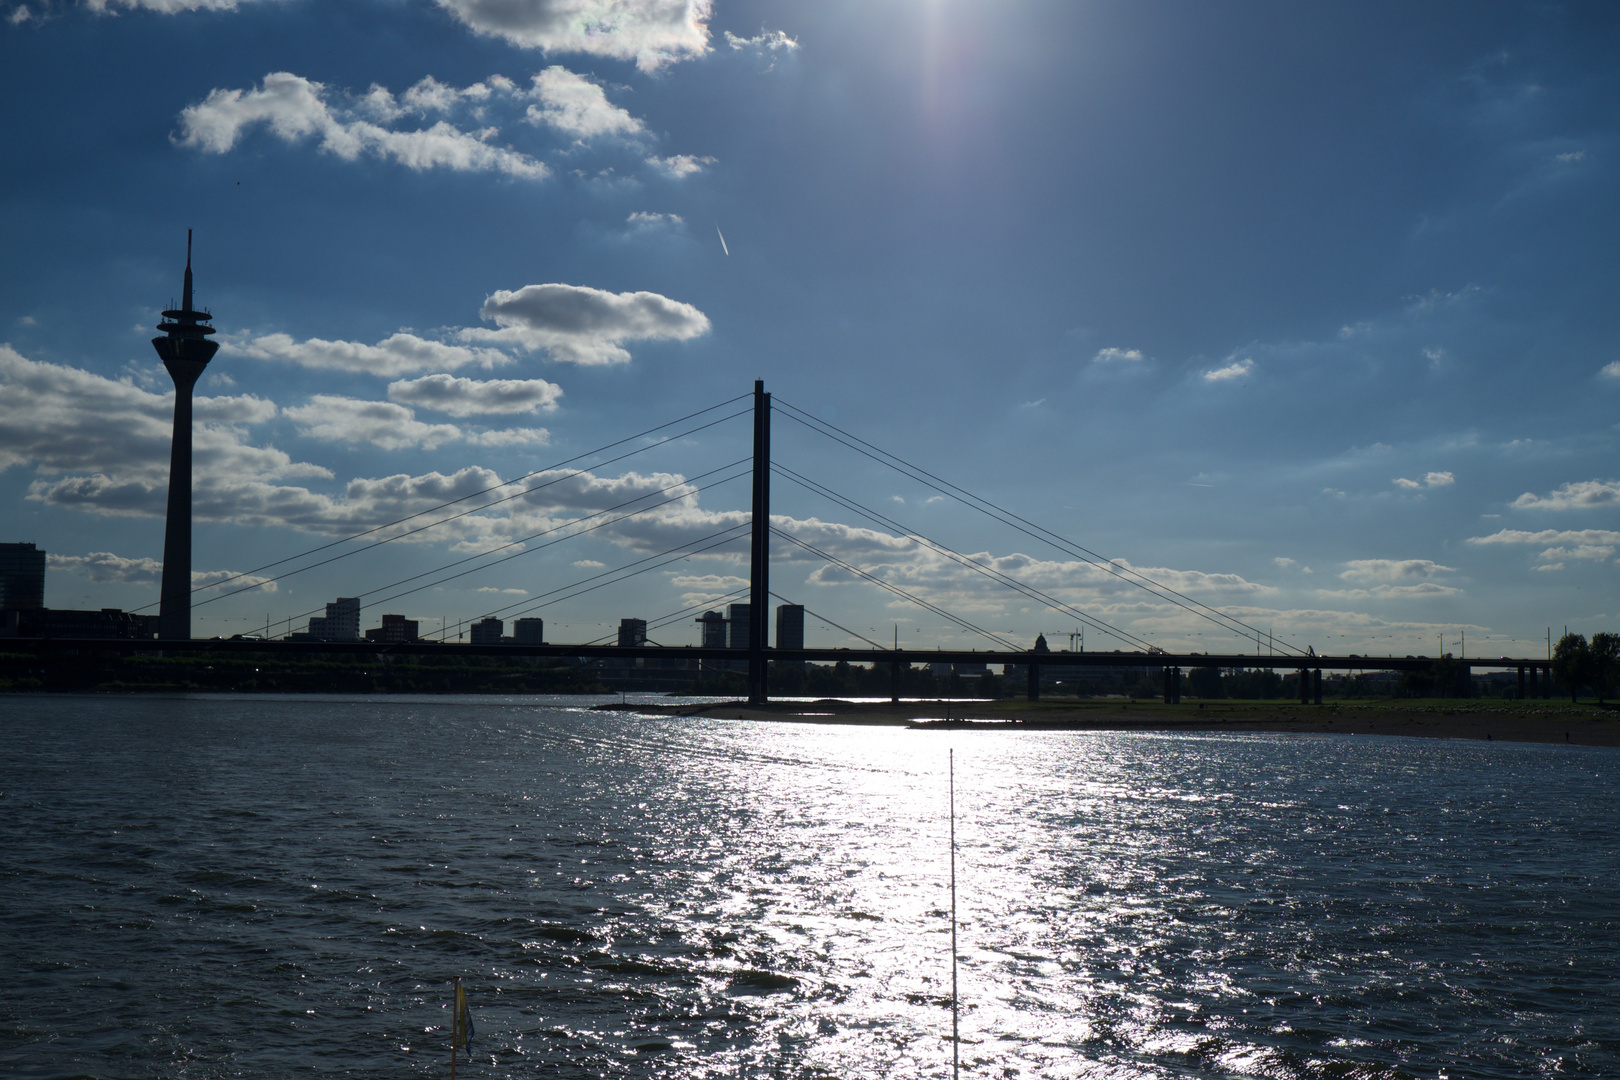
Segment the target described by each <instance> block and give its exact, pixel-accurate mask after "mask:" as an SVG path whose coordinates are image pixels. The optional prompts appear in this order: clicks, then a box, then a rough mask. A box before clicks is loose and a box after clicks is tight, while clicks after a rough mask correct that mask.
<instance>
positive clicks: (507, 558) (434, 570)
mask: <svg viewBox="0 0 1620 1080" xmlns="http://www.w3.org/2000/svg"><path fill="white" fill-rule="evenodd" d="M748 462H749V459H748V458H739V459H738V460H737V461H733V462H731V463H730V464H729V465H722V466H720V467H719V468H717V469H710V470H709V471H708V472H706V473H699V474H698V475H697V476H695V477H692V478H690V479H685V480H681V481H679V482H678V483H674V484H668V485H665V486H664V487H662V488H659V489H658V490H656V491H649V492H645V493H643V494H641V495H637V496H636V497H635V498H633V499H626V500H625V501H623V502H621V503H617V504H615V505H613V506H610V507H608V508H606V509H605V510H598V511H597V512H596V513H594V514H588V515H586V516H585V517H582V518H575V519H574V520H572V521H565V522H563V523H562V524H561V525H554V526H552V527H551V528H549V529H542V530H540V531H539V532H536V533H530V534H529V535H527V536H520V537H518V538H517V539H515V540H509V541H507V542H506V543H504V544H501V545H499V546H497V547H493V548H490V549H489V550H488V551H480V552H477V553H476V554H473V555H468V556H467V557H466V558H462V559H457V560H455V561H453V562H449V563H443V564H440V565H439V566H435V567H433V568H431V569H428V570H424V571H422V572H421V573H419V574H412V575H410V576H409V577H403V578H399V579H398V580H396V581H392V582H389V583H388V584H387V585H379V586H378V587H377V588H375V589H368V590H367V591H365V592H363V593H360V594H359V597H358V598H360V599H363V598H365V597H368V596H372V595H374V594H376V593H380V592H384V591H386V590H388V589H392V588H394V587H396V586H399V585H404V584H407V583H409V582H412V581H417V580H419V579H421V578H424V577H429V576H431V575H434V574H438V573H442V572H443V571H445V570H451V569H454V568H455V567H457V566H463V565H465V564H467V563H470V562H475V561H477V560H479V559H483V558H486V557H488V556H490V555H493V554H494V553H495V552H498V551H505V550H507V549H508V548H513V547H516V546H518V545H519V544H526V543H528V542H529V541H531V540H537V539H539V538H540V537H542V536H549V535H550V534H552V533H555V532H560V531H562V530H563V529H567V528H571V527H573V526H576V525H581V524H583V523H585V522H587V521H591V520H592V519H594V518H599V517H603V516H604V515H607V514H611V513H613V512H614V511H616V510H620V509H623V508H624V507H626V506H630V505H632V504H634V503H638V502H641V501H642V500H643V499H650V498H652V497H653V496H655V495H661V494H663V493H664V492H666V491H672V490H674V489H675V488H678V487H684V486H686V485H687V484H690V483H691V481H692V480H696V479H702V478H703V477H705V476H710V475H713V474H714V473H717V472H724V471H725V470H727V469H731V468H735V467H736V466H738V465H745V464H747V463H748ZM747 475H748V470H746V469H745V470H743V471H742V472H739V473H737V474H736V475H735V476H728V477H726V478H725V479H723V480H717V481H715V482H714V483H713V484H710V485H708V486H709V487H716V486H718V485H720V484H727V483H730V482H731V481H733V480H736V479H738V478H740V477H743V476H747ZM702 490H703V488H700V487H699V488H693V489H692V490H691V491H688V492H684V493H683V494H680V495H677V496H675V497H674V498H670V499H665V500H664V501H663V502H660V503H654V504H653V505H652V506H644V507H642V508H641V509H640V510H634V511H631V512H630V513H628V514H623V515H620V516H619V517H616V518H611V519H609V520H606V521H600V522H597V523H596V524H594V525H591V526H590V527H589V528H585V529H580V530H579V531H578V532H573V533H569V534H568V535H567V536H561V537H558V538H557V539H555V540H551V541H548V542H547V543H544V544H541V545H539V546H538V547H533V548H526V549H524V550H523V551H519V552H515V553H514V554H511V555H507V556H505V557H504V558H500V559H496V560H495V561H494V562H490V563H485V564H484V565H482V566H474V567H471V568H469V569H467V570H463V571H461V572H460V573H457V574H451V575H450V576H448V577H443V578H439V579H438V580H436V581H430V582H428V583H427V584H425V585H419V586H417V587H416V588H413V589H407V590H405V591H404V592H399V593H394V594H393V595H391V596H386V597H384V598H383V599H381V600H378V601H376V603H378V604H386V603H390V602H392V601H394V600H397V599H399V598H400V597H402V596H409V595H411V594H412V593H417V592H421V591H422V590H423V589H428V588H432V587H433V586H435V585H442V584H443V583H444V582H446V581H454V580H455V579H457V578H460V577H465V576H466V575H468V574H471V573H476V572H477V571H480V570H487V569H489V568H490V567H493V566H499V565H500V564H502V563H504V562H509V561H511V560H512V559H515V558H518V557H519V556H522V555H528V554H532V553H534V552H536V551H544V550H545V549H546V548H548V547H551V546H553V545H555V544H560V543H562V542H563V541H565V540H572V539H573V538H574V537H576V536H583V535H585V534H586V533H589V532H595V531H596V530H597V529H601V528H604V527H606V526H608V525H613V524H616V523H618V522H620V521H624V520H627V519H628V518H632V517H636V516H638V515H640V514H645V513H648V512H649V511H652V510H657V509H659V508H660V507H664V506H668V505H669V504H670V503H674V502H679V501H680V500H682V499H687V498H690V497H691V496H693V495H696V494H697V493H698V492H700V491H702ZM320 610H322V609H321V608H310V609H309V610H308V611H304V612H300V613H299V614H297V615H293V616H292V617H291V618H292V619H295V620H296V619H302V618H304V617H305V616H307V615H312V614H314V613H316V612H318V611H320Z"/></svg>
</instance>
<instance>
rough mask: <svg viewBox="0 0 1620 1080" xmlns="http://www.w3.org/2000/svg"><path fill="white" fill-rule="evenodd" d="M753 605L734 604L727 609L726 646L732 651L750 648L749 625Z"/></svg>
mask: <svg viewBox="0 0 1620 1080" xmlns="http://www.w3.org/2000/svg"><path fill="white" fill-rule="evenodd" d="M752 611H753V605H752V604H732V605H730V606H729V607H727V608H726V629H727V631H728V633H727V641H726V646H727V647H728V648H732V649H746V648H748V624H749V621H750V615H751V613H752Z"/></svg>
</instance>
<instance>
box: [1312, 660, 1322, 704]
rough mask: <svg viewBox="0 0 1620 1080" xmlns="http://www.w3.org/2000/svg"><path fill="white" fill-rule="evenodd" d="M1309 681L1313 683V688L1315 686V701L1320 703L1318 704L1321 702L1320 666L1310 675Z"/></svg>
mask: <svg viewBox="0 0 1620 1080" xmlns="http://www.w3.org/2000/svg"><path fill="white" fill-rule="evenodd" d="M1311 682H1312V683H1313V684H1314V685H1315V688H1316V703H1317V704H1318V705H1320V704H1322V669H1321V668H1317V669H1316V673H1315V674H1314V675H1312V676H1311Z"/></svg>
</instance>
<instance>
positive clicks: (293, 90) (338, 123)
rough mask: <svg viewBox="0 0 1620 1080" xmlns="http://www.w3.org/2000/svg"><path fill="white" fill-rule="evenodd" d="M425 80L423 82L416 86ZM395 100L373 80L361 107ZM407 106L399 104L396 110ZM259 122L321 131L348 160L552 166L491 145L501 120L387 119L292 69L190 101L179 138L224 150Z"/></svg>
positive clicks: (536, 170) (516, 168)
mask: <svg viewBox="0 0 1620 1080" xmlns="http://www.w3.org/2000/svg"><path fill="white" fill-rule="evenodd" d="M422 85H423V84H420V83H419V84H418V88H420V87H422ZM434 85H435V86H437V84H434ZM480 85H482V84H480ZM413 89H416V88H413ZM432 96H433V95H432V93H430V92H429V91H426V90H424V91H423V92H422V93H421V94H419V95H418V97H417V99H416V104H417V107H427V106H428V105H430V104H432V101H431V98H432ZM439 96H440V97H441V98H442V97H443V96H444V95H442V94H441V95H439ZM407 99H408V100H409V99H410V93H409V92H408V93H407ZM391 101H392V99H391V98H389V97H387V92H386V91H383V92H382V93H379V92H378V88H373V90H372V93H371V94H370V95H369V96H368V97H367V98H365V99H363V100H362V102H361V107H360V109H359V111H360V112H365V113H368V114H369V115H371V116H373V117H376V116H378V115H384V116H386V115H388V113H389V111H390V108H392V106H391ZM402 111H403V110H399V109H394V110H393V116H398V115H400V113H401V112H402ZM259 125H264V126H267V127H268V128H269V129H270V130H271V132H272V133H274V134H275V135H276V136H277V137H278V138H280V139H282V140H283V141H285V142H298V141H299V140H302V139H305V138H309V137H311V136H316V137H318V138H319V139H320V146H321V149H322V150H324V151H327V152H328V153H332V154H336V155H337V156H338V157H340V158H343V159H344V160H346V161H353V160H355V159H357V158H359V157H360V156H362V155H365V154H369V155H371V156H373V157H378V158H382V159H384V160H387V161H393V162H396V163H398V164H400V165H404V166H405V167H407V168H410V169H416V170H424V169H435V168H445V169H452V170H456V171H459V172H498V173H504V174H506V175H508V176H514V177H518V178H521V179H525V180H539V179H541V178H543V177H545V176H547V175H548V174H549V173H550V169H548V168H547V167H546V166H545V165H544V164H543V163H541V162H539V161H536V160H534V159H533V158H531V157H528V156H526V155H524V154H520V153H518V152H517V151H515V150H509V149H506V148H504V147H500V146H493V145H491V144H490V143H489V142H488V140H489V139H492V138H493V137H494V136H495V135H496V134H497V133H498V132H497V129H495V128H484V129H481V130H478V131H463V130H461V129H460V128H457V127H454V126H453V125H451V124H450V123H448V122H447V121H444V120H440V121H438V122H437V123H435V124H434V125H433V126H432V127H429V128H424V129H418V130H413V131H398V130H395V129H393V128H388V127H383V126H382V125H380V124H378V123H376V122H375V121H374V120H373V119H365V118H362V117H361V116H359V115H357V114H356V111H355V110H351V109H344V108H341V107H339V108H334V107H333V106H332V105H331V104H330V103H329V102H328V101H327V92H326V87H325V86H324V85H322V84H321V83H318V82H313V81H311V80H309V79H306V78H303V77H302V76H299V75H294V74H291V73H290V72H286V71H275V72H271V73H270V74H268V75H266V76H265V77H264V81H263V83H261V84H260V86H259V88H258V89H256V90H217V89H216V90H213V91H211V92H210V93H209V94H208V96H207V97H206V98H205V99H203V100H202V101H200V102H198V103H197V104H195V105H188V106H187V107H186V108H185V109H183V110H181V113H180V129H181V134H180V137H179V140H178V141H179V142H180V144H181V145H183V146H191V147H195V148H197V149H199V150H202V151H204V152H207V153H213V154H223V153H225V152H227V151H229V150H230V149H231V148H232V147H234V146H235V145H236V143H237V141H238V140H239V139H240V138H241V136H242V133H243V132H244V131H246V130H247V129H249V128H252V127H256V126H259Z"/></svg>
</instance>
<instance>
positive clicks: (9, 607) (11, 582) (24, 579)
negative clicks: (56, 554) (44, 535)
mask: <svg viewBox="0 0 1620 1080" xmlns="http://www.w3.org/2000/svg"><path fill="white" fill-rule="evenodd" d="M44 606H45V552H44V551H42V550H40V549H39V548H36V547H35V546H34V545H33V544H0V610H6V611H38V610H39V609H40V608H43V607H44Z"/></svg>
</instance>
